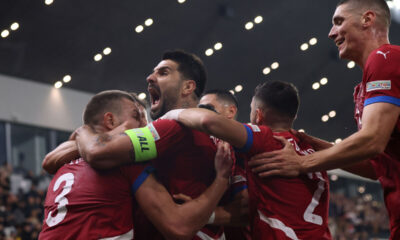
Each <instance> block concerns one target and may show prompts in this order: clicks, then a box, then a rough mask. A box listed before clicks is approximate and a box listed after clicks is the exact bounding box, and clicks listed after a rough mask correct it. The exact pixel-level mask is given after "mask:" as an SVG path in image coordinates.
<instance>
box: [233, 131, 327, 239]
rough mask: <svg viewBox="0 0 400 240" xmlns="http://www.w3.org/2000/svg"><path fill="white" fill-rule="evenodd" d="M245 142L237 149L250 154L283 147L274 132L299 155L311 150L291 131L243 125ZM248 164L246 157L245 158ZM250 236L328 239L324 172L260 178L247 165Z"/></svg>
mask: <svg viewBox="0 0 400 240" xmlns="http://www.w3.org/2000/svg"><path fill="white" fill-rule="evenodd" d="M245 127H246V130H247V143H246V145H245V147H244V148H242V149H240V150H239V151H240V152H242V153H244V154H245V157H247V158H249V157H251V156H253V155H255V154H258V153H262V152H269V151H273V150H278V149H281V148H282V144H281V143H280V142H279V141H278V140H276V139H275V138H274V137H273V136H274V135H275V136H282V137H285V138H286V139H287V140H288V141H289V142H291V143H292V144H293V146H294V148H295V150H296V152H297V153H298V154H300V155H306V154H310V153H313V152H314V150H313V149H312V147H311V146H310V145H309V144H307V143H306V142H302V141H299V139H297V138H296V137H295V136H294V135H293V134H291V133H290V132H279V133H278V132H272V130H271V129H270V128H268V127H267V126H256V125H245ZM246 165H247V161H246ZM246 170H247V182H248V187H249V198H250V202H249V205H250V224H251V225H252V233H253V239H263V240H265V239H271V240H272V239H275V240H276V239H319V240H321V239H331V235H330V232H329V229H328V205H329V204H328V203H329V180H328V176H327V173H326V172H315V173H309V174H306V175H300V176H299V177H297V178H282V177H269V178H260V177H258V176H257V174H253V172H252V171H251V169H249V168H248V166H246Z"/></svg>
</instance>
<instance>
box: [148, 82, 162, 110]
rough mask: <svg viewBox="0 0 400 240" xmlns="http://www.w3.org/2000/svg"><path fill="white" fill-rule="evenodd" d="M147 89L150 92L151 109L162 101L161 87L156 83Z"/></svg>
mask: <svg viewBox="0 0 400 240" xmlns="http://www.w3.org/2000/svg"><path fill="white" fill-rule="evenodd" d="M147 91H148V92H149V94H150V101H151V109H152V110H153V109H154V108H157V107H158V105H159V103H160V98H161V93H160V89H159V88H158V87H157V86H155V85H149V87H148V88H147Z"/></svg>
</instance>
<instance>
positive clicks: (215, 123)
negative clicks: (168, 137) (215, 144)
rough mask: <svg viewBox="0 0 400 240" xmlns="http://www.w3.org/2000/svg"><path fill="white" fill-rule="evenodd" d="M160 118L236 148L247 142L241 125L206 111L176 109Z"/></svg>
mask: <svg viewBox="0 0 400 240" xmlns="http://www.w3.org/2000/svg"><path fill="white" fill-rule="evenodd" d="M162 118H166V119H171V120H176V121H178V122H180V123H182V124H183V125H185V126H186V127H189V128H193V129H197V130H199V131H202V132H205V133H207V134H209V135H213V136H215V137H217V138H220V139H222V140H224V141H227V142H229V143H230V144H231V145H232V146H234V147H237V148H241V147H243V146H244V145H245V144H246V141H247V131H246V128H245V127H244V125H243V124H241V123H239V122H237V121H235V120H231V119H227V118H225V117H223V116H222V115H219V114H217V113H215V112H213V111H210V110H207V109H202V108H187V109H176V110H172V111H169V112H168V113H166V115H164V116H163V117H162Z"/></svg>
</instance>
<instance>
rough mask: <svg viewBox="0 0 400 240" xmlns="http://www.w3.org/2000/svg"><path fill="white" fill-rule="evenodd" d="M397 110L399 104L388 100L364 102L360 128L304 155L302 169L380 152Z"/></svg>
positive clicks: (333, 165) (332, 165) (324, 167)
mask: <svg viewBox="0 0 400 240" xmlns="http://www.w3.org/2000/svg"><path fill="white" fill-rule="evenodd" d="M399 114H400V107H398V106H395V105H393V104H390V103H374V104H371V105H368V106H366V107H365V108H364V113H363V117H362V119H363V126H362V129H361V130H360V131H358V132H357V133H354V134H352V135H351V136H350V137H348V138H346V139H344V140H343V141H342V142H340V143H338V144H336V145H335V146H333V147H331V148H329V149H326V150H324V151H320V152H316V153H315V154H311V155H308V156H305V159H304V161H302V165H303V168H304V169H303V172H309V171H318V170H327V169H333V168H339V167H341V166H346V165H349V164H350V163H356V162H360V161H362V160H364V159H368V158H372V157H374V156H376V155H377V154H380V153H383V151H384V150H385V148H386V145H387V143H388V142H389V139H390V135H391V134H392V132H393V129H394V127H395V125H396V122H397V120H398V118H399Z"/></svg>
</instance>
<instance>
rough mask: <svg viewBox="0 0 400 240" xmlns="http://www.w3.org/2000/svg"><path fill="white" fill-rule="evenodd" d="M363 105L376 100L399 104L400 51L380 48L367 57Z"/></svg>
mask: <svg viewBox="0 0 400 240" xmlns="http://www.w3.org/2000/svg"><path fill="white" fill-rule="evenodd" d="M364 74H366V78H365V80H366V82H365V84H366V95H365V101H364V106H367V105H369V104H373V103H377V102H386V103H391V104H394V105H396V106H400V51H396V49H390V48H386V49H382V50H379V51H376V52H374V53H372V55H371V56H370V58H369V59H368V63H367V67H366V69H365V73H364Z"/></svg>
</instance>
